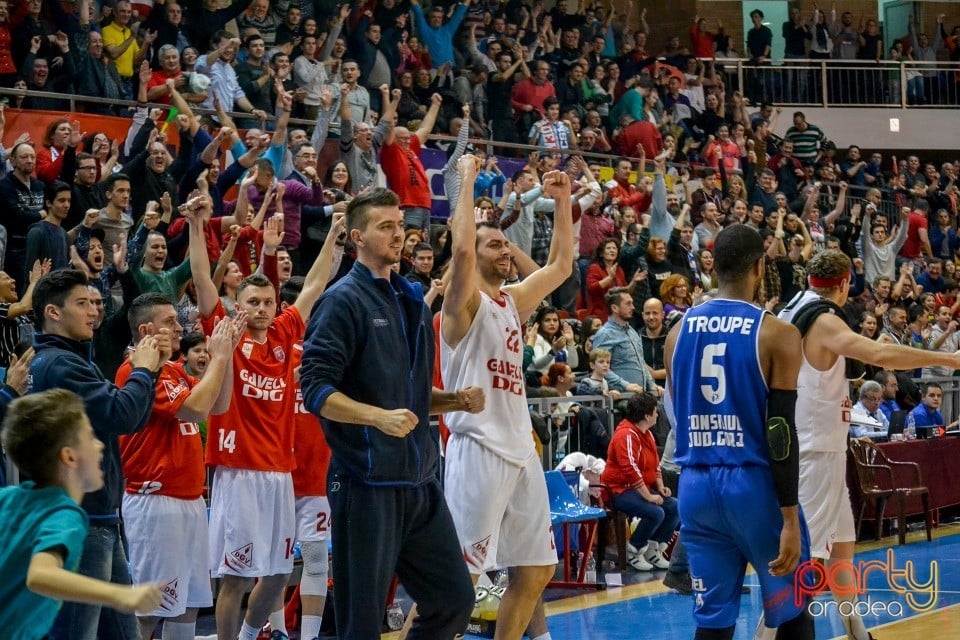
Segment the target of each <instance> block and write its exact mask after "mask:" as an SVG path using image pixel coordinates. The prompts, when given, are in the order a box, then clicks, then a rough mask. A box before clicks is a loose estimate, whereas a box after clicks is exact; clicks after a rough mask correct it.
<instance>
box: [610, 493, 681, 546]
mask: <svg viewBox="0 0 960 640" xmlns="http://www.w3.org/2000/svg"><path fill="white" fill-rule="evenodd" d="M613 504H614V505H616V507H617V509H619V510H620V511H622V512H624V513H625V514H627V515H628V516H630V517H631V518H635V517H638V518H640V524H638V525H637V528H636V530H635V531H634V532H633V535H632V536H630V544H632V545H633V546H635V547H636V548H637V549H640V548H642V547H644V546H646V544H647V542H648V541H650V540H653V541H654V542H669V541H670V538H671V537H673V532H674V531H676V530H677V525H678V524H680V515H679V513H678V512H677V499H676V498H664V499H663V504H662V505H656V504H653V503H652V502H647V501H646V500H644V499H643V498H642V497H640V494H639V493H638V492H637V491H634V490H632V489H631V490H629V491H624V492H623V493H621V494H620V495H617V496H614V497H613Z"/></svg>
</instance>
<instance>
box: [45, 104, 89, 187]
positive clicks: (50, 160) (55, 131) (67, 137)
mask: <svg viewBox="0 0 960 640" xmlns="http://www.w3.org/2000/svg"><path fill="white" fill-rule="evenodd" d="M78 144H80V124H79V123H75V126H74V125H71V124H70V122H69V121H68V120H67V119H66V118H58V119H56V120H54V121H53V122H51V123H50V124H49V125H47V131H46V133H45V134H44V136H43V147H42V148H41V149H40V151H38V152H37V177H38V178H40V180H42V181H43V182H46V183H50V182H53V181H54V180H58V179H60V171H61V169H62V168H63V157H64V152H65V151H66V150H67V145H69V146H70V147H72V148H74V149H75V148H76V146H77V145H78Z"/></svg>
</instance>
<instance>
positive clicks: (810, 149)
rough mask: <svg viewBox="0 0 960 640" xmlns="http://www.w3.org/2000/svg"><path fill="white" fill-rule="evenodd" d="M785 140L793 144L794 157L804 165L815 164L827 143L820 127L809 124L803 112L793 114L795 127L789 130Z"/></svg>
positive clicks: (784, 137)
mask: <svg viewBox="0 0 960 640" xmlns="http://www.w3.org/2000/svg"><path fill="white" fill-rule="evenodd" d="M783 139H784V140H789V141H791V142H793V155H794V156H795V157H796V158H797V160H799V161H800V162H801V163H803V164H804V165H812V164H815V163H816V162H817V160H819V159H820V156H821V155H823V150H824V145H825V144H826V142H827V136H825V135H824V134H823V131H821V130H820V127H818V126H817V125H815V124H810V123H809V122H807V118H806V116H804V115H803V112H802V111H797V112H796V113H794V114H793V126H792V127H790V128H789V129H787V132H786V133H785V134H784V136H783Z"/></svg>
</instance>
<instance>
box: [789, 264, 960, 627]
mask: <svg viewBox="0 0 960 640" xmlns="http://www.w3.org/2000/svg"><path fill="white" fill-rule="evenodd" d="M807 274H808V279H809V282H810V289H808V290H807V291H803V292H800V293H798V294H797V295H796V296H795V297H794V298H793V300H791V301H790V303H789V304H788V305H787V306H786V307H785V308H784V309H783V311H781V312H780V318H782V319H784V320H787V321H789V322H793V323H794V324H797V325H798V328H800V329H801V334H803V335H804V338H803V362H802V364H801V366H800V377H799V379H798V385H797V386H798V388H797V414H796V415H797V436H798V438H799V442H800V490H799V498H800V505H801V506H802V507H803V513H804V516H805V517H806V520H807V526H808V527H809V529H810V555H811V557H813V558H819V559H820V560H822V561H824V562H826V563H827V565H828V566H829V565H835V564H839V565H840V567H838V568H839V570H838V571H837V573H836V574H834V573H833V570H831V571H830V572H829V573H828V575H830V576H831V577H833V576H836V580H835V582H834V585H832V586H835V587H837V588H836V589H834V598H835V599H836V600H837V601H838V602H842V601H851V602H852V601H853V600H855V599H856V596H855V595H847V594H849V591H850V590H851V589H850V584H851V582H852V580H853V575H854V574H853V572H852V571H851V570H846V571H845V570H844V567H849V568H850V569H852V567H853V552H854V544H855V543H856V533H855V531H854V525H853V514H852V512H851V510H850V499H849V489H848V488H847V484H846V469H847V454H846V451H847V433H848V432H849V429H850V397H849V393H848V385H847V376H846V366H845V365H846V361H845V359H846V358H852V359H854V360H859V361H861V362H864V363H868V364H873V365H878V366H881V367H883V368H884V369H915V368H918V367H924V366H944V367H950V368H952V369H956V368H960V351H958V352H956V353H938V352H934V351H923V350H921V349H914V348H913V347H907V346H900V345H897V344H887V343H882V342H876V341H874V340H870V339H869V338H865V337H863V336H861V335H859V334H857V333H855V332H854V331H853V330H852V329H851V328H850V327H849V326H848V325H847V323H846V322H845V321H844V319H843V310H842V309H841V307H842V306H843V305H844V303H846V301H847V296H848V294H849V291H850V259H849V258H848V257H847V256H846V255H845V254H844V253H843V252H841V251H838V250H836V249H828V250H826V251H822V252H821V253H819V254H817V255H816V256H815V257H814V258H813V259H812V260H810V262H808V263H807ZM824 301H826V303H827V304H826V305H824ZM817 303H819V304H820V305H822V306H824V309H823V312H821V313H819V314H818V315H816V316H815V319H814V320H813V322H812V324H810V325H809V327H808V328H807V329H806V331H804V328H803V326H801V325H803V324H804V318H803V314H804V309H805V308H807V307H809V305H812V304H817ZM808 313H809V311H808ZM838 592H839V593H838ZM844 609H846V607H844ZM851 610H853V608H852V607H851ZM842 618H843V624H844V627H845V628H846V631H847V637H848V638H850V639H851V640H868V639H869V638H871V636H870V634H869V632H867V630H866V628H865V627H864V624H863V620H862V619H861V618H860V616H858V615H852V616H849V617H847V616H842Z"/></svg>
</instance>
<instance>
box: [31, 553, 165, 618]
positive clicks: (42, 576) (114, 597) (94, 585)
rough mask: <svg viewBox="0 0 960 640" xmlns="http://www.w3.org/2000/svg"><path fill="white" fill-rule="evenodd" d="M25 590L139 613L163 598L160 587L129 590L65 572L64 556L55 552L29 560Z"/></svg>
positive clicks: (152, 607) (146, 586) (152, 586)
mask: <svg viewBox="0 0 960 640" xmlns="http://www.w3.org/2000/svg"><path fill="white" fill-rule="evenodd" d="M27 588H28V589H30V591H33V592H34V593H38V594H40V595H42V596H47V597H48V598H53V599H55V600H66V601H69V602H82V603H85V604H99V605H106V606H108V607H111V608H113V609H117V610H120V611H136V612H138V613H148V612H150V611H153V610H154V609H156V608H157V606H159V605H160V600H161V599H162V596H163V593H162V591H161V588H160V585H156V584H145V585H140V586H136V587H128V586H123V585H116V584H112V583H110V582H104V581H103V580H95V579H93V578H88V577H86V576H82V575H80V574H77V573H73V572H72V571H67V570H66V569H64V568H63V557H62V556H61V555H60V554H59V553H57V552H56V551H41V552H39V553H37V554H35V555H34V556H33V557H32V558H31V559H30V567H29V568H28V569H27Z"/></svg>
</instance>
